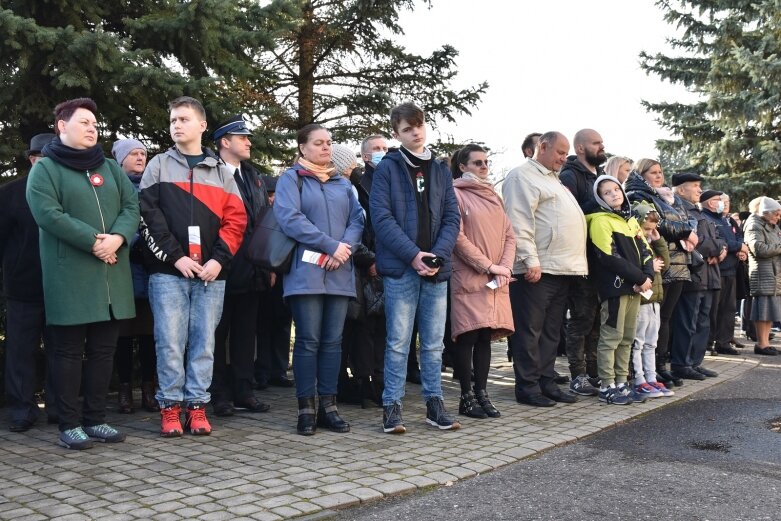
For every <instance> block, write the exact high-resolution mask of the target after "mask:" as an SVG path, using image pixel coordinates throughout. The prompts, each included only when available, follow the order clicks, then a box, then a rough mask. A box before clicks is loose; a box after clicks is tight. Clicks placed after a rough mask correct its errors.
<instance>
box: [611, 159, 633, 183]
mask: <svg viewBox="0 0 781 521" xmlns="http://www.w3.org/2000/svg"><path fill="white" fill-rule="evenodd" d="M624 163H629V160H628V159H627V158H625V157H621V156H613V157H611V158H610V159H608V160H607V163H605V173H606V174H607V175H609V176H613V177H615V178H616V179H617V178H618V171H619V170H620V169H621V166H622V165H623V164H624Z"/></svg>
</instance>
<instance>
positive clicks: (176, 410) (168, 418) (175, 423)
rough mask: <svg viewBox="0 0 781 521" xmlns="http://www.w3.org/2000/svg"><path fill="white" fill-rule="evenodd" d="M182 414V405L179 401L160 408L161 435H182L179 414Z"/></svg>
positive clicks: (171, 436) (167, 436)
mask: <svg viewBox="0 0 781 521" xmlns="http://www.w3.org/2000/svg"><path fill="white" fill-rule="evenodd" d="M181 414H182V406H181V405H179V404H178V403H176V404H174V405H171V406H169V407H163V408H161V409H160V436H162V437H163V438H177V437H179V436H181V435H182V432H184V430H183V429H182V422H181V420H180V419H179V416H180V415H181Z"/></svg>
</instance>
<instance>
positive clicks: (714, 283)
mask: <svg viewBox="0 0 781 521" xmlns="http://www.w3.org/2000/svg"><path fill="white" fill-rule="evenodd" d="M701 183H702V178H701V177H700V176H699V175H697V174H695V173H691V172H682V173H677V174H673V177H672V185H673V191H674V192H675V195H676V196H677V197H676V200H675V202H676V205H678V204H680V207H681V208H682V209H683V210H684V211H685V212H686V213H688V215H689V216H690V217H692V218H694V219H696V220H697V238H698V242H697V247H696V249H695V250H694V252H693V253H692V257H693V258H692V264H691V268H690V271H691V281H690V282H686V283H684V286H683V292H682V293H681V298H680V299H679V300H678V304H677V305H676V306H675V310H674V311H673V317H672V342H671V344H670V355H671V358H672V360H671V364H670V365H671V368H672V373H673V375H674V376H677V377H678V378H688V379H690V380H704V379H705V378H706V377H714V376H718V374H717V373H716V372H715V371H711V370H710V369H706V368H705V367H703V366H702V362H703V360H704V359H705V351H706V350H707V347H708V336H709V335H710V310H711V307H712V306H713V301H714V300H715V299H716V298H717V297H718V295H717V294H718V290H719V289H721V275H720V272H719V262H721V261H723V260H724V258H725V257H726V256H727V243H726V242H725V241H724V240H722V239H721V238H719V236H718V233H717V231H716V226H715V225H714V224H713V223H712V222H711V221H710V220H709V219H708V218H707V217H706V216H705V215H704V214H703V212H702V211H700V209H699V208H697V207H696V206H695V204H696V203H698V202H699V201H700V196H701V195H702V194H703V193H704V194H705V196H706V197H708V198H710V197H714V195H711V194H715V195H721V192H713V191H711V190H709V191H707V192H703V191H702V188H700V184H701ZM697 253H699V255H700V256H701V258H702V261H701V262H697V260H695V257H696V256H697Z"/></svg>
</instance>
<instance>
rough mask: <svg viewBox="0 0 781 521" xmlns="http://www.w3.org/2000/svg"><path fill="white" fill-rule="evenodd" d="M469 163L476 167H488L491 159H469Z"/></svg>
mask: <svg viewBox="0 0 781 521" xmlns="http://www.w3.org/2000/svg"><path fill="white" fill-rule="evenodd" d="M470 163H472V164H473V165H475V166H476V167H477V168H483V167H486V168H490V167H491V161H490V160H487V161H483V160H482V159H477V160H475V161H470Z"/></svg>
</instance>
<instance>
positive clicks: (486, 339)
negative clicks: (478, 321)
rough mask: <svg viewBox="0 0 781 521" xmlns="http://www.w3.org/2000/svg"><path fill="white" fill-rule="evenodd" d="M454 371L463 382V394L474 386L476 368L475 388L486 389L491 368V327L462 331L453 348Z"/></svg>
mask: <svg viewBox="0 0 781 521" xmlns="http://www.w3.org/2000/svg"><path fill="white" fill-rule="evenodd" d="M451 349H452V352H451V357H452V360H453V372H454V373H455V375H456V378H458V381H459V382H460V383H461V394H465V393H468V392H469V390H470V388H471V387H472V368H473V367H474V370H475V390H485V387H486V384H487V383H488V371H489V370H490V368H491V328H488V327H484V328H482V329H475V330H472V331H467V332H466V333H461V334H460V335H458V338H456V341H455V343H454V344H453V347H452V348H451Z"/></svg>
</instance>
